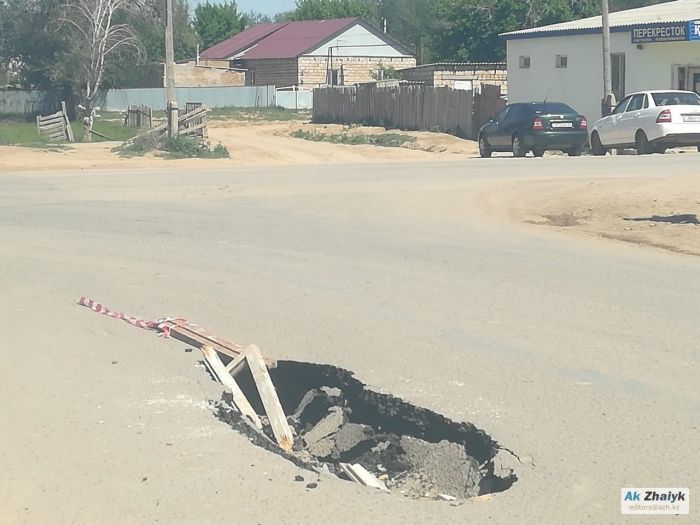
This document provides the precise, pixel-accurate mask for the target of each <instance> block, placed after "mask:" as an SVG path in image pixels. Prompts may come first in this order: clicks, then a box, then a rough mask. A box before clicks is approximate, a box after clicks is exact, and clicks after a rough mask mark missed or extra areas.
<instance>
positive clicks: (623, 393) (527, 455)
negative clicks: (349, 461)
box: [0, 152, 700, 525]
mask: <svg viewBox="0 0 700 525" xmlns="http://www.w3.org/2000/svg"><path fill="white" fill-rule="evenodd" d="M404 153H405V152H404ZM409 153H410V152H409ZM696 158H697V157H690V156H688V157H682V156H677V157H655V158H653V159H641V160H640V159H636V158H627V159H623V160H620V161H618V160H615V163H613V164H610V163H609V162H608V161H609V160H611V159H573V160H572V159H568V158H551V159H542V161H543V162H539V161H537V162H536V161H533V159H517V160H512V159H492V160H488V161H482V160H473V161H472V160H469V161H464V162H451V163H446V162H434V163H428V164H426V163H404V164H398V163H389V164H386V165H385V166H383V169H382V170H373V169H369V168H371V165H341V164H334V165H333V169H332V170H327V169H326V168H325V167H323V166H317V167H315V168H314V167H299V168H291V167H286V168H274V167H266V168H255V169H247V168H242V169H240V170H237V171H235V172H232V171H231V170H229V169H226V168H222V169H207V170H192V169H187V168H184V169H172V168H171V169H168V170H155V169H151V168H150V167H146V168H143V169H138V170H118V171H104V170H102V171H99V170H90V171H84V172H76V171H67V172H60V171H50V172H49V171H42V172H21V173H5V174H3V175H2V182H3V191H2V192H0V240H1V241H2V242H0V257H1V258H2V261H3V271H2V272H0V286H2V290H3V293H2V295H0V319H2V320H3V327H4V328H5V330H4V333H3V345H2V347H1V352H2V360H3V366H2V367H0V397H1V398H2V399H3V408H2V410H0V443H1V446H0V472H2V475H1V476H0V523H2V524H3V525H4V524H16V523H30V524H34V523H36V524H45V523H57V524H63V523H78V524H83V523H85V524H94V523H101V524H111V523H115V524H116V523H144V524H145V523H156V522H161V523H231V522H232V521H234V522H235V523H245V524H248V523H253V524H255V523H259V524H278V523H281V522H283V523H286V524H291V525H296V524H299V525H302V524H303V525H327V524H330V523H345V522H347V523H350V522H352V523H368V524H375V523H376V524H382V525H398V524H408V523H416V524H419V523H420V524H424V523H425V524H432V523H496V524H501V523H502V524H513V523H546V524H549V523H551V524H560V523H567V524H578V523H582V524H583V523H586V524H588V523H596V524H597V523H601V524H602V523H620V522H623V521H625V520H622V519H621V516H620V511H619V508H620V502H619V498H620V488H621V487H627V486H632V487H634V486H678V487H690V488H691V491H693V490H696V487H697V481H698V471H700V456H699V455H698V454H697V444H698V427H699V426H700V396H699V394H698V389H697V377H698V369H697V366H698V362H697V341H698V337H700V330H699V329H698V324H697V311H698V307H700V302H699V300H698V297H700V285H699V283H698V279H697V276H698V271H699V270H700V262H699V261H700V259H698V258H696V257H690V256H686V255H681V254H675V253H670V252H663V251H657V250H652V249H640V248H638V247H636V246H632V245H630V244H629V243H613V242H607V243H606V242H599V241H597V240H594V239H591V238H590V237H589V236H587V235H568V236H567V235H562V234H559V232H557V231H555V230H554V228H546V227H540V226H533V225H529V224H524V225H519V224H518V223H516V222H513V221H512V220H510V217H508V216H507V214H505V215H504V214H502V213H501V211H499V210H502V209H503V208H502V207H501V206H502V204H503V202H504V201H501V200H498V199H496V201H495V203H494V204H493V207H491V208H489V206H485V204H484V195H492V194H494V193H495V194H497V193H499V192H500V191H504V192H505V191H506V189H507V188H513V187H519V186H520V185H522V186H526V185H528V184H532V185H533V187H535V186H539V187H547V185H548V184H550V183H551V184H552V185H554V186H555V187H556V185H559V184H561V183H562V182H561V181H562V179H566V178H568V179H569V181H570V182H571V183H573V184H578V183H579V180H582V179H583V178H584V177H588V178H589V179H590V178H591V177H594V175H595V177H596V182H600V183H601V184H608V183H609V184H612V185H615V187H617V186H619V185H620V184H622V183H623V182H625V181H626V182H627V183H628V185H629V187H634V186H636V185H637V184H640V179H641V180H644V178H646V177H650V180H651V179H652V178H658V176H659V173H660V172H663V171H662V170H666V171H665V172H664V173H668V172H674V173H692V170H693V168H694V166H695V164H696V162H695V159H696ZM605 166H612V168H610V169H609V170H606V169H605V168H604V167H605ZM596 174H597V175H596ZM668 182H669V183H672V184H675V181H673V180H671V181H668ZM679 187H680V186H679ZM507 202H511V201H510V199H508V201H507ZM497 205H498V206H497ZM511 207H512V204H509V205H508V206H506V207H505V209H510V208H511ZM683 210H684V211H685V208H683ZM554 211H557V210H554ZM651 211H653V210H651ZM659 211H662V210H659ZM538 213H540V212H539V211H538ZM80 295H88V296H92V297H93V298H96V299H98V300H100V301H103V302H104V303H105V304H107V305H108V306H111V307H113V308H115V309H118V310H122V311H126V312H127V313H131V314H135V315H143V316H144V317H147V318H156V317H161V316H166V315H179V316H184V317H186V318H189V319H190V320H192V321H194V322H198V323H199V324H201V325H202V326H204V327H206V328H208V329H209V330H212V331H214V332H215V333H217V334H221V335H223V336H227V337H229V338H231V339H233V340H236V341H238V342H240V343H243V344H247V343H256V344H258V345H259V346H260V347H261V348H262V350H263V352H264V353H265V354H266V355H268V356H270V357H274V358H279V359H295V360H302V361H311V362H330V363H333V364H336V365H338V366H342V367H345V368H348V369H351V370H354V371H355V372H356V373H357V374H358V376H359V377H360V378H361V379H362V380H363V381H365V382H367V383H368V384H370V385H372V386H373V387H374V388H377V389H381V390H383V391H389V392H392V393H394V394H395V395H398V396H400V397H402V398H404V399H407V400H409V401H411V402H413V403H416V404H418V405H420V406H425V407H428V408H430V409H433V410H436V411H438V412H440V413H443V414H445V415H446V416H447V417H450V418H453V419H455V420H462V421H470V422H472V423H474V424H476V425H477V426H479V427H480V428H482V429H484V430H485V431H486V432H488V433H489V434H490V435H491V436H493V437H494V438H495V439H497V440H498V441H499V442H500V443H501V444H502V445H503V446H506V447H508V448H509V449H511V450H513V451H514V452H515V453H516V454H517V455H518V456H519V457H520V458H521V462H520V463H519V464H517V465H516V472H517V474H518V476H519V481H518V482H517V483H516V484H515V485H514V486H513V488H511V489H510V490H508V491H507V492H505V493H501V494H497V495H495V496H493V497H492V498H487V499H479V500H475V501H468V502H466V503H464V504H462V505H459V506H451V505H450V504H448V503H447V502H421V501H411V500H406V499H403V498H401V497H398V496H392V495H383V494H380V493H375V492H371V491H368V490H366V489H363V488H362V487H359V486H356V485H353V484H350V483H347V482H340V481H335V480H333V479H328V478H322V479H321V480H320V481H319V484H318V487H317V488H315V489H313V490H309V489H306V488H305V484H304V483H297V482H295V481H294V477H295V476H296V475H303V476H304V477H306V478H307V479H308V480H310V481H316V478H315V477H314V476H312V475H311V474H309V473H306V472H302V471H300V469H299V468H297V467H295V466H293V465H292V464H290V463H288V462H287V461H285V460H283V459H282V458H280V457H279V456H276V455H274V454H271V453H268V452H265V451H263V450H261V449H258V448H255V447H253V446H252V445H250V444H249V443H248V442H247V441H246V440H245V439H243V438H242V437H241V436H239V435H238V434H236V433H235V432H233V431H232V430H231V429H230V428H229V427H227V426H226V425H224V424H222V423H221V422H219V421H218V420H217V419H215V418H214V417H213V416H212V414H211V412H210V410H209V409H208V401H209V400H211V399H216V398H218V396H219V395H220V393H221V387H220V386H219V385H218V384H216V383H214V382H213V381H211V380H210V379H209V377H208V376H207V374H206V373H205V372H204V371H203V370H202V368H201V366H199V363H198V361H199V360H200V357H199V356H198V355H197V354H196V352H186V351H185V349H186V347H185V346H184V345H181V344H178V343H176V342H174V341H168V340H162V339H158V338H157V337H156V336H155V335H153V334H151V333H148V332H144V331H141V330H139V329H136V328H134V327H131V326H129V325H127V324H126V323H123V322H119V321H116V320H114V319H110V318H107V317H104V316H99V315H97V314H94V313H92V312H90V311H88V310H87V309H85V308H82V307H78V306H76V305H75V300H76V298H77V297H78V296H80ZM691 513H692V515H691V516H690V517H689V518H688V519H685V520H683V519H681V521H683V522H684V523H691V522H693V518H694V517H695V514H697V509H696V508H695V504H694V503H692V502H691ZM665 521H666V520H663V522H664V523H665ZM673 521H677V520H673ZM634 522H635V523H640V524H653V523H660V522H662V520H660V519H658V517H654V516H651V517H644V516H637V517H635V519H634Z"/></svg>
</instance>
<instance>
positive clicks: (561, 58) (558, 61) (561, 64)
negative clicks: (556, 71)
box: [554, 55, 569, 69]
mask: <svg viewBox="0 0 700 525" xmlns="http://www.w3.org/2000/svg"><path fill="white" fill-rule="evenodd" d="M554 65H555V66H556V67H557V68H560V69H564V68H567V67H569V57H567V56H566V55H557V56H556V57H554Z"/></svg>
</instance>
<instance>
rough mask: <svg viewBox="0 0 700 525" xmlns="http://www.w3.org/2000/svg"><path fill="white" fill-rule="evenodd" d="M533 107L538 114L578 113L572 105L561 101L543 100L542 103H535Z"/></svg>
mask: <svg viewBox="0 0 700 525" xmlns="http://www.w3.org/2000/svg"><path fill="white" fill-rule="evenodd" d="M532 107H533V109H534V111H535V113H536V114H538V115H552V114H560V113H561V114H565V113H576V112H575V111H574V110H573V108H572V107H571V106H567V105H566V104H562V103H561V102H543V103H542V104H533V105H532Z"/></svg>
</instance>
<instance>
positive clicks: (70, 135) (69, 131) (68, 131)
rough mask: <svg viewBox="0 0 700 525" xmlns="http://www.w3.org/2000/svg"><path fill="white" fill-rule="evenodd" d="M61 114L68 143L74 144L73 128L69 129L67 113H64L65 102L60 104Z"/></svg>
mask: <svg viewBox="0 0 700 525" xmlns="http://www.w3.org/2000/svg"><path fill="white" fill-rule="evenodd" d="M61 112H62V113H63V119H64V121H65V124H66V137H68V142H75V140H74V138H73V128H71V127H70V120H68V111H66V103H65V102H61Z"/></svg>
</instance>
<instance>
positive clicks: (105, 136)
mask: <svg viewBox="0 0 700 525" xmlns="http://www.w3.org/2000/svg"><path fill="white" fill-rule="evenodd" d="M90 133H92V134H93V135H97V136H98V137H102V138H103V139H105V140H112V141H113V140H114V139H113V138H110V137H108V136H107V135H103V134H102V133H100V132H99V131H95V130H94V129H91V130H90Z"/></svg>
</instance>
